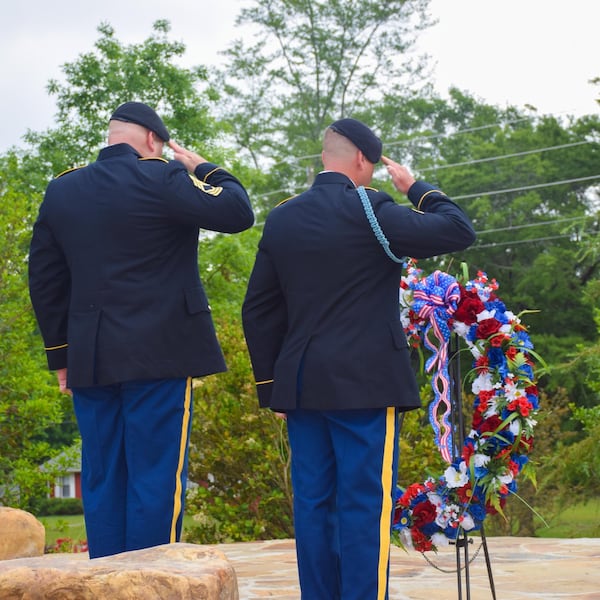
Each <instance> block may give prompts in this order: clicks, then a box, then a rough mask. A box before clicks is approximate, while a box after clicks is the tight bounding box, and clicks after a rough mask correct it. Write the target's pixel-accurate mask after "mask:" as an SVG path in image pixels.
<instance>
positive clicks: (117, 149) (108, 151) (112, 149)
mask: <svg viewBox="0 0 600 600" xmlns="http://www.w3.org/2000/svg"><path fill="white" fill-rule="evenodd" d="M126 154H132V155H133V156H135V157H136V158H141V157H142V156H141V154H140V153H139V152H138V151H137V150H136V149H135V148H134V147H133V146H130V145H129V144H113V145H112V146H106V147H105V148H102V150H100V152H99V153H98V160H106V159H107V158H113V157H115V156H124V155H126Z"/></svg>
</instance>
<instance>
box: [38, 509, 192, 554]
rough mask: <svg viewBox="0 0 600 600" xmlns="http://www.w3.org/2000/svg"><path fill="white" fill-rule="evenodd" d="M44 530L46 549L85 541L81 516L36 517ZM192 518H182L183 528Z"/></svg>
mask: <svg viewBox="0 0 600 600" xmlns="http://www.w3.org/2000/svg"><path fill="white" fill-rule="evenodd" d="M38 520H39V521H40V522H41V523H42V525H43V526H44V527H45V528H46V547H53V546H54V545H55V544H56V540H58V539H65V538H70V539H71V540H72V541H73V542H79V541H83V540H85V539H87V535H86V533H85V523H84V521H83V515H63V516H51V517H38ZM191 521H192V517H188V516H187V515H184V516H183V527H184V529H185V526H186V523H188V522H191Z"/></svg>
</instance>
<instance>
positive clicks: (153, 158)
mask: <svg viewBox="0 0 600 600" xmlns="http://www.w3.org/2000/svg"><path fill="white" fill-rule="evenodd" d="M138 160H160V161H161V162H165V163H168V162H169V161H168V160H167V159H166V158H163V157H162V156H146V157H144V156H140V158H138Z"/></svg>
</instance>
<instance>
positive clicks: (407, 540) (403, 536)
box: [400, 527, 415, 550]
mask: <svg viewBox="0 0 600 600" xmlns="http://www.w3.org/2000/svg"><path fill="white" fill-rule="evenodd" d="M400 541H401V542H402V545H403V546H404V547H405V548H406V549H407V550H414V549H415V547H414V546H413V542H412V536H411V535H410V531H409V530H408V529H407V528H406V527H403V528H402V529H401V530H400Z"/></svg>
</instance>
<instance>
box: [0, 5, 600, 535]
mask: <svg viewBox="0 0 600 600" xmlns="http://www.w3.org/2000/svg"><path fill="white" fill-rule="evenodd" d="M427 7H428V0H391V1H389V2H387V3H385V5H382V4H381V3H379V2H375V1H371V0H361V1H360V2H358V1H355V0H326V1H325V0H324V1H314V0H313V1H311V2H305V1H291V0H256V1H255V2H253V3H252V4H251V5H250V7H249V8H246V9H243V10H242V11H241V12H240V15H239V25H240V26H243V25H246V26H248V27H250V28H251V30H252V32H253V35H252V36H248V37H247V38H246V39H240V40H233V41H231V43H230V45H229V47H228V48H224V49H223V50H224V55H225V57H226V63H225V64H224V66H223V67H220V68H219V69H216V68H214V67H212V68H211V69H210V70H209V68H208V66H207V65H199V66H197V67H195V68H183V67H181V66H180V62H181V61H180V59H181V57H182V56H183V55H184V53H185V47H184V45H183V44H182V43H180V42H177V41H174V40H172V39H170V37H169V33H170V27H169V23H168V22H167V21H157V22H156V23H155V24H154V27H153V30H152V32H151V33H150V35H149V37H148V38H147V39H146V40H144V41H143V42H142V43H139V44H132V45H124V44H123V43H121V42H120V41H119V39H118V38H117V36H116V34H115V32H114V30H113V29H112V27H111V26H110V25H109V24H107V23H104V24H101V25H100V26H99V28H98V34H99V36H98V39H97V41H96V42H95V44H94V46H93V48H92V49H90V50H87V51H85V52H83V53H82V54H80V55H79V57H78V58H77V59H76V60H75V61H73V62H72V63H67V64H65V65H63V74H64V77H63V80H62V81H50V82H49V84H48V93H49V94H50V95H52V96H53V97H54V98H55V99H56V106H57V111H56V115H55V123H54V126H53V127H51V128H49V129H48V130H46V131H41V132H39V131H30V132H28V134H27V135H26V136H25V138H24V140H23V144H22V146H19V147H14V148H11V149H10V150H8V151H6V152H4V153H3V154H1V155H0V198H1V202H0V222H1V224H2V231H3V232H4V234H3V235H2V236H0V292H1V294H2V302H1V304H0V502H1V503H4V504H9V505H13V506H22V507H25V508H27V507H35V506H36V502H38V505H39V498H41V497H43V496H44V495H45V494H46V480H47V478H48V472H41V471H40V470H39V465H40V464H41V463H43V462H44V461H45V460H47V459H48V458H50V457H52V456H55V455H56V454H57V453H58V452H60V450H62V449H64V448H65V447H68V446H70V445H71V444H73V443H74V442H75V441H76V439H77V427H76V423H75V419H74V416H73V411H72V408H71V401H70V398H69V397H67V396H61V395H59V394H58V392H57V389H56V387H57V386H56V383H55V379H54V376H53V375H50V374H48V372H47V371H46V365H45V356H44V353H43V350H42V341H41V338H40V336H39V333H38V331H37V329H36V325H35V320H34V317H33V313H32V310H31V307H30V304H29V298H28V291H27V281H26V272H27V252H28V244H29V239H30V233H31V226H32V223H33V220H34V219H35V216H36V214H37V209H38V206H39V204H40V202H41V199H42V197H43V193H44V190H45V187H46V185H47V183H48V181H49V180H50V179H51V178H52V177H53V176H54V175H56V174H57V173H60V172H61V171H63V170H65V169H67V168H69V167H72V166H75V165H81V164H85V163H86V162H89V161H92V160H94V159H95V157H96V154H97V151H98V149H99V148H100V147H101V146H102V145H103V143H104V141H105V131H106V124H107V120H108V118H109V116H110V114H111V113H112V111H113V110H114V108H115V107H116V106H117V105H118V104H120V103H121V102H125V101H128V100H142V101H145V102H147V103H149V104H152V105H154V106H156V107H157V109H158V111H159V113H160V114H161V115H164V118H165V122H166V124H167V126H168V128H169V130H170V131H171V133H172V136H173V137H174V138H175V139H176V140H178V141H179V142H180V143H182V144H183V145H184V146H188V147H190V148H193V149H195V150H196V151H198V152H199V153H201V154H202V155H203V156H205V157H207V158H208V159H209V160H212V161H214V162H217V163H220V164H223V165H224V166H226V167H227V168H228V169H230V170H231V171H232V172H233V173H235V174H236V175H237V176H238V177H239V178H240V179H241V180H242V181H243V183H244V184H245V185H246V187H247V189H248V190H249V192H250V195H251V198H252V200H253V203H254V206H255V209H256V212H257V224H256V226H255V227H254V228H253V229H251V230H249V231H247V232H244V233H243V234H239V235H235V236H226V235H218V236H214V235H210V236H206V237H202V239H201V241H200V255H199V265H200V269H201V273H202V277H203V281H204V283H205V285H206V288H207V292H208V295H209V298H210V300H211V305H212V307H213V316H214V318H215V320H216V325H217V328H218V333H219V337H220V340H221V342H222V345H223V348H224V351H225V354H226V357H227V360H228V365H229V372H228V373H226V374H221V375H217V376H210V377H206V378H204V379H202V380H198V381H196V388H195V391H196V393H195V403H196V404H195V416H194V424H193V432H192V438H191V449H190V478H191V479H192V480H193V481H195V482H196V483H199V484H200V486H199V487H198V488H197V490H196V491H195V492H194V493H193V494H192V495H191V496H190V499H189V503H188V509H187V512H188V514H189V515H193V516H194V520H193V521H194V525H193V527H192V528H191V529H188V539H191V540H196V541H202V542H214V541H217V542H218V541H225V540H250V539H260V538H265V539H267V538H275V537H289V536H292V535H293V527H292V522H291V491H290V483H289V475H288V459H289V454H288V448H287V445H286V441H285V440H286V435H285V424H284V423H283V422H282V421H280V420H278V419H276V418H275V417H274V416H273V415H272V414H270V413H269V412H268V411H259V410H258V408H257V402H256V398H255V393H254V386H253V377H252V374H251V371H250V365H249V360H248V356H247V353H246V348H245V344H244V339H243V334H242V329H241V323H240V305H241V302H242V299H243V296H244V293H245V286H246V281H247V277H248V275H249V272H250V269H251V267H252V264H253V260H254V254H255V251H256V245H257V242H258V239H259V237H260V232H261V224H262V222H263V221H264V218H265V215H266V214H267V213H268V211H269V210H270V209H271V208H272V207H273V206H274V205H275V204H276V203H277V202H279V201H280V200H281V199H283V198H285V197H288V196H290V195H292V194H294V193H297V192H298V191H301V190H302V189H304V188H306V186H307V185H309V184H310V182H311V181H312V178H313V176H314V174H315V173H316V172H318V170H319V169H320V141H321V136H322V133H323V130H324V128H325V127H326V126H327V125H328V124H329V123H330V122H332V121H333V120H335V119H337V118H340V117H341V116H353V117H355V118H358V119H361V120H364V121H365V122H366V123H369V124H370V125H372V126H373V128H374V129H375V130H376V131H377V132H378V133H379V134H380V135H381V137H382V140H383V142H384V153H385V154H387V155H388V156H390V157H391V158H393V159H394V160H397V161H399V162H403V163H405V164H407V165H409V166H410V168H411V169H412V170H413V172H414V173H415V175H417V176H418V177H420V178H423V179H426V180H428V181H430V182H431V183H433V184H435V185H436V186H439V187H440V188H442V189H443V190H444V191H445V192H446V193H448V195H450V196H451V197H453V198H454V199H456V200H457V201H458V202H459V203H460V204H461V205H462V206H464V207H465V209H466V211H467V212H468V214H469V215H470V217H471V218H472V220H473V222H474V224H475V228H476V230H477V232H478V239H477V242H476V243H475V245H474V246H473V247H472V248H470V249H468V250H467V251H465V252H463V253H461V254H456V255H453V256H447V257H443V258H441V259H439V260H437V259H435V260H430V261H422V263H420V264H419V266H421V267H422V268H423V269H424V270H425V271H426V272H429V271H431V270H433V269H435V268H441V269H443V270H447V271H448V272H450V273H452V274H458V273H459V265H460V263H461V262H465V263H467V264H468V266H469V270H470V274H471V275H474V274H475V273H476V271H477V270H483V271H486V272H487V274H488V276H489V277H490V278H496V279H497V280H498V282H499V283H500V290H499V295H500V297H501V298H502V299H503V300H504V301H505V303H506V304H507V306H508V308H509V309H510V310H512V311H513V312H514V313H519V312H520V311H521V310H524V309H533V310H537V311H539V312H536V313H531V314H528V315H526V317H524V321H525V323H526V324H527V325H528V327H529V330H530V334H531V336H532V339H533V341H534V343H535V345H536V350H537V351H538V352H539V353H540V354H541V355H542V356H543V357H544V358H545V360H546V362H547V363H548V366H549V370H548V373H547V374H544V375H543V376H542V378H541V380H540V382H539V384H540V389H541V400H542V412H541V414H540V418H539V423H538V426H537V428H536V441H535V450H534V453H533V457H532V458H533V460H534V462H535V465H536V473H537V486H534V485H532V484H530V483H525V482H523V485H522V486H520V489H519V494H520V495H521V496H522V497H523V499H524V500H525V501H526V502H527V504H529V505H530V506H531V507H535V509H536V510H538V511H539V512H540V513H541V514H543V515H544V516H545V517H547V518H550V517H551V516H552V515H553V514H554V513H555V511H556V510H558V508H559V507H562V506H565V505H569V504H573V503H579V502H582V501H585V500H586V499H589V498H597V497H598V493H599V492H600V446H599V445H598V443H597V439H598V436H600V406H599V402H598V399H599V395H600V383H599V382H600V377H599V374H600V343H599V341H598V340H599V331H600V278H599V266H600V243H599V242H598V228H599V226H600V223H599V218H600V213H599V211H600V196H599V192H600V169H599V165H600V160H599V159H600V120H599V118H598V115H589V116H584V117H580V118H574V117H557V116H552V115H540V114H538V113H537V111H536V110H535V108H534V107H523V108H519V107H513V106H507V107H502V108H501V107H498V106H491V105H488V104H486V103H483V102H482V101H480V100H479V99H477V98H476V97H474V96H473V95H471V94H470V93H469V92H468V91H464V90H458V89H451V90H449V91H448V95H447V96H446V97H440V96H439V95H437V94H436V93H434V92H433V90H432V89H431V88H430V86H428V85H427V79H426V74H427V67H428V64H427V60H426V59H425V58H422V57H418V56H415V55H414V54H413V53H412V51H411V50H412V46H413V43H414V41H415V39H416V37H415V36H417V35H418V34H419V32H420V31H421V30H422V29H424V28H425V27H427V26H428V24H429V23H428V17H427ZM374 185H376V186H377V187H380V188H382V189H386V190H387V191H389V192H390V193H392V194H393V195H394V196H395V197H396V198H398V201H399V202H405V199H403V198H399V197H398V194H396V193H395V192H394V191H393V189H392V187H391V185H390V183H389V181H388V179H387V177H386V173H385V170H383V169H380V170H377V171H376V182H375V184H374ZM422 389H423V402H424V405H426V403H427V402H428V400H429V388H428V386H427V382H426V380H423V388H422ZM470 400H471V399H470V398H469V395H468V394H466V397H465V404H466V411H467V417H468V406H469V402H470ZM401 451H402V456H401V466H400V479H401V481H402V483H404V484H409V483H412V482H413V481H417V480H421V479H422V478H423V477H424V476H425V475H427V474H429V473H433V474H437V473H439V471H440V468H441V463H440V460H441V459H440V458H439V456H438V454H437V451H436V449H435V447H434V444H433V441H432V435H431V430H430V428H429V426H428V424H427V416H426V411H425V410H423V411H415V412H414V413H411V414H410V415H409V416H408V417H407V419H405V423H404V428H403V435H402V439H401ZM423 465H426V469H427V473H426V472H424V467H423ZM507 517H508V520H506V521H505V520H498V521H495V522H494V523H492V525H491V526H490V528H491V529H492V533H493V532H501V533H515V534H516V533H518V534H521V535H529V534H532V533H533V530H534V522H533V512H532V510H531V509H530V508H529V507H527V506H526V504H525V503H521V502H519V501H518V500H517V499H514V502H512V503H510V505H509V508H508V511H507ZM488 531H489V529H488Z"/></svg>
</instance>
